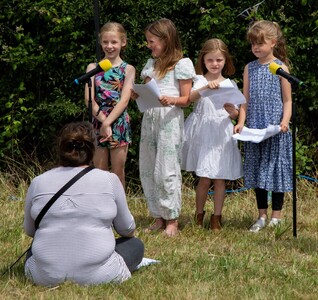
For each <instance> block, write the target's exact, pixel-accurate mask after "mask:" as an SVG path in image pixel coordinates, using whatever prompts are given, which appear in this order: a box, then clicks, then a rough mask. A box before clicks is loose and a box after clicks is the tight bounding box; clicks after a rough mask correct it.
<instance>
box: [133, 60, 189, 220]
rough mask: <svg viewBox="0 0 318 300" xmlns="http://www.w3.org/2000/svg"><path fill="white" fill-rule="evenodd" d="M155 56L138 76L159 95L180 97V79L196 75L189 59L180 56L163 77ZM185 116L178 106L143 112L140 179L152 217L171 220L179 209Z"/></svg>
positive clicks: (178, 212)
mask: <svg viewBox="0 0 318 300" xmlns="http://www.w3.org/2000/svg"><path fill="white" fill-rule="evenodd" d="M154 63H155V60H154V59H149V60H148V62H147V64H146V65H145V67H144V69H143V71H142V73H141V77H142V78H143V79H145V78H146V77H149V78H153V79H155V80H156V83H157V85H158V87H159V90H160V93H161V95H168V96H173V97H179V96H180V89H179V80H184V79H192V80H193V78H194V76H195V71H194V67H193V63H192V61H191V60H190V59H189V58H183V59H181V60H180V61H179V62H178V63H177V64H176V66H175V68H174V69H173V70H170V71H168V72H167V74H166V75H165V77H164V78H162V79H158V78H156V74H155V72H154ZM183 125H184V115H183V110H182V108H181V107H177V106H165V107H155V108H150V109H147V110H146V111H145V112H144V115H143V119H142V125H141V136H140V151H139V169H140V179H141V184H142V188H143V191H144V194H145V197H146V199H147V202H148V208H149V211H150V213H151V215H152V216H153V217H154V218H163V219H165V220H172V219H176V218H178V217H179V214H180V211H181V184H182V177H181V166H180V164H181V154H182V142H183Z"/></svg>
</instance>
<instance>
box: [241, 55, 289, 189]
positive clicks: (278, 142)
mask: <svg viewBox="0 0 318 300" xmlns="http://www.w3.org/2000/svg"><path fill="white" fill-rule="evenodd" d="M275 62H276V63H278V64H280V65H281V64H282V62H281V61H280V60H275ZM248 77H249V85H250V91H249V101H248V107H247V117H246V126H247V127H248V128H256V129H263V128H266V127H267V126H268V125H269V124H272V125H279V124H280V122H281V120H282V118H283V99H282V94H281V84H280V79H279V77H278V76H276V75H273V74H272V73H271V72H270V71H269V64H264V65H262V64H260V63H259V62H258V60H255V61H253V62H251V63H249V64H248ZM244 156H245V159H244V182H245V187H247V188H261V189H265V190H267V191H273V192H289V191H292V137H291V133H290V131H288V132H287V133H282V132H280V133H279V134H277V135H275V136H273V137H270V138H268V139H266V140H264V141H263V142H261V143H259V144H257V143H252V142H245V143H244Z"/></svg>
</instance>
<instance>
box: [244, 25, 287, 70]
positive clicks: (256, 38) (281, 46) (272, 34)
mask: <svg viewBox="0 0 318 300" xmlns="http://www.w3.org/2000/svg"><path fill="white" fill-rule="evenodd" d="M246 37H247V40H248V41H249V42H250V43H260V44H262V43H264V42H265V39H266V40H276V45H275V47H274V50H273V54H274V56H275V57H277V58H278V59H280V60H281V61H282V62H284V63H285V64H286V65H287V66H289V60H288V58H287V49H286V42H285V38H284V36H283V32H282V30H281V28H280V26H279V24H278V23H276V22H272V21H267V20H260V21H256V22H255V23H253V24H252V25H251V27H250V28H249V29H248V31H247V35H246Z"/></svg>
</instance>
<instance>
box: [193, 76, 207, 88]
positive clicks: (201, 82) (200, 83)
mask: <svg viewBox="0 0 318 300" xmlns="http://www.w3.org/2000/svg"><path fill="white" fill-rule="evenodd" d="M207 84H208V81H207V80H206V79H205V77H204V76H203V75H195V76H194V79H193V87H192V90H193V91H195V90H197V89H200V88H202V87H204V86H206V85H207Z"/></svg>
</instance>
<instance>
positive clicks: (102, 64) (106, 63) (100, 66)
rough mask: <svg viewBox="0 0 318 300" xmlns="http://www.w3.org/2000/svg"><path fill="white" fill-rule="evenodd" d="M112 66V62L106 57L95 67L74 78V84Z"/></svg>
mask: <svg viewBox="0 0 318 300" xmlns="http://www.w3.org/2000/svg"><path fill="white" fill-rule="evenodd" d="M111 67H112V63H111V62H110V61H109V60H108V59H104V60H102V61H100V62H99V63H98V65H97V67H96V68H95V69H93V70H91V71H89V72H87V73H85V74H83V75H82V76H80V77H78V78H77V79H75V80H74V82H75V84H77V85H79V84H80V83H81V82H87V81H88V80H89V79H90V78H91V77H92V76H94V75H96V74H97V73H100V72H103V71H104V72H107V71H108V70H109V69H110V68H111Z"/></svg>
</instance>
